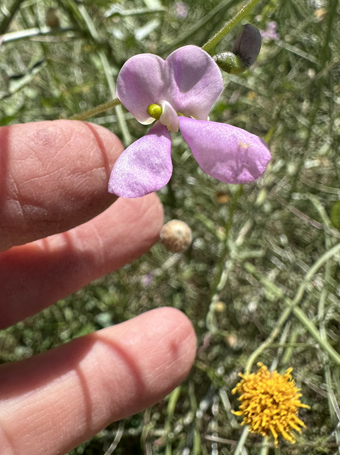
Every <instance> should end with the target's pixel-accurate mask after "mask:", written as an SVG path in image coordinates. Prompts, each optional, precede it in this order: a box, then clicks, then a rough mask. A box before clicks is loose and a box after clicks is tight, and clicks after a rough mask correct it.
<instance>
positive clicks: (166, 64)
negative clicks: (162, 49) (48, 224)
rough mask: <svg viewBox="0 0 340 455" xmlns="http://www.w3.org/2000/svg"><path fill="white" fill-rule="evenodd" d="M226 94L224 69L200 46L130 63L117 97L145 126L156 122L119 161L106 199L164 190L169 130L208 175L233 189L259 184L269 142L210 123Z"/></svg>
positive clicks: (122, 74) (168, 164)
mask: <svg viewBox="0 0 340 455" xmlns="http://www.w3.org/2000/svg"><path fill="white" fill-rule="evenodd" d="M222 91H223V79H222V75H221V71H220V69H219V67H218V66H217V64H216V63H215V61H214V60H213V58H212V57H210V55H209V54H207V53H206V52H205V51H203V50H202V49H201V48H200V47H197V46H192V45H189V46H184V47H181V48H179V49H177V50H176V51H174V52H173V53H172V54H170V55H169V57H168V58H167V59H166V60H163V59H162V58H160V57H158V56H157V55H153V54H140V55H136V56H134V57H132V58H130V59H129V60H127V62H126V63H125V64H124V65H123V67H122V69H121V71H120V73H119V75H118V78H117V97H118V98H119V100H120V101H121V103H122V104H123V105H124V106H125V107H126V109H127V110H128V111H130V112H131V114H132V115H133V116H134V117H135V118H136V119H137V120H138V121H139V122H140V123H142V124H144V125H148V124H151V123H153V122H154V121H155V120H156V123H155V125H154V126H153V127H152V128H151V129H150V130H149V132H148V133H147V134H146V135H145V136H144V137H142V138H141V139H139V140H137V141H136V142H134V143H133V144H132V145H130V146H129V147H128V148H127V149H126V150H125V151H124V152H123V153H122V155H121V156H120V157H119V158H118V160H117V161H116V163H115V165H114V168H113V171H112V173H111V177H110V180H109V192H110V193H114V194H116V195H118V196H121V197H125V198H135V197H140V196H144V195H146V194H149V193H151V192H153V191H157V190H159V189H160V188H162V187H163V186H165V185H166V184H167V183H168V182H169V180H170V178H171V174H172V162H171V138H170V133H169V131H170V132H173V133H175V132H177V131H178V130H179V129H180V131H181V133H182V135H183V137H184V139H185V141H186V142H187V143H188V145H189V147H190V149H191V151H192V153H193V155H194V157H195V159H196V161H197V162H198V164H199V166H200V167H201V169H202V170H203V172H205V173H206V174H208V175H210V176H212V177H214V178H216V179H218V180H220V181H222V182H225V183H236V184H237V183H248V182H252V181H254V180H256V179H257V178H259V177H260V176H261V175H262V174H263V172H264V171H265V169H266V166H267V164H268V162H269V160H270V152H269V149H268V147H267V145H266V144H265V142H264V141H262V140H261V139H260V138H259V137H257V136H254V135H253V134H250V133H248V132H247V131H245V130H242V129H240V128H237V127H235V126H231V125H227V124H223V123H217V122H210V121H209V120H208V115H209V111H210V110H211V108H212V106H213V104H214V103H215V102H216V100H217V99H218V97H219V96H220V94H221V93H222Z"/></svg>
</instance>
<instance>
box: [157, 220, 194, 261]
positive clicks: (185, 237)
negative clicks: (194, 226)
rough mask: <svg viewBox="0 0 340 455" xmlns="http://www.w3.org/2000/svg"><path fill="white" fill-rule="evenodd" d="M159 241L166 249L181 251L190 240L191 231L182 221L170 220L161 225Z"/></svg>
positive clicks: (174, 251)
mask: <svg viewBox="0 0 340 455" xmlns="http://www.w3.org/2000/svg"><path fill="white" fill-rule="evenodd" d="M160 241H161V243H163V245H164V246H165V248H166V249H167V250H168V251H171V252H172V253H182V252H183V251H185V250H186V249H188V248H189V246H190V244H191V242H192V232H191V229H190V227H189V226H188V225H187V224H186V223H184V222H183V221H180V220H171V221H169V222H168V223H166V224H164V226H163V227H162V229H161V232H160Z"/></svg>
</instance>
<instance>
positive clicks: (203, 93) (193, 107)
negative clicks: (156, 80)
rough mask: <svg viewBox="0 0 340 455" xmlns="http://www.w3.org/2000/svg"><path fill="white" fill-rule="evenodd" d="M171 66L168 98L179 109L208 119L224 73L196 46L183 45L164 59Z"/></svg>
mask: <svg viewBox="0 0 340 455" xmlns="http://www.w3.org/2000/svg"><path fill="white" fill-rule="evenodd" d="M165 63H166V65H167V67H168V70H169V81H168V84H169V85H168V87H167V96H168V97H167V98H166V99H167V100H168V101H169V102H170V103H171V104H172V106H173V107H174V108H175V109H176V111H177V112H180V113H182V114H184V115H186V116H187V117H194V118H195V119H198V120H206V119H207V118H208V114H209V112H210V110H211V108H212V106H213V104H214V103H215V101H216V100H217V98H218V97H219V96H220V94H221V93H222V91H223V79H222V74H221V71H220V69H219V67H218V66H217V64H216V63H215V61H214V60H213V58H212V57H210V55H209V54H207V53H206V52H205V51H204V50H203V49H201V48H200V47H197V46H191V45H190V46H184V47H181V48H179V49H177V50H176V51H174V52H173V53H172V54H170V55H169V57H168V58H167V59H166V60H165Z"/></svg>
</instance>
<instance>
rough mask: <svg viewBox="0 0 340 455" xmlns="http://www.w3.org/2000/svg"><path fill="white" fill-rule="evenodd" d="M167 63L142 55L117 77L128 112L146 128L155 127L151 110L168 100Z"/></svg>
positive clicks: (148, 55) (119, 90)
mask: <svg viewBox="0 0 340 455" xmlns="http://www.w3.org/2000/svg"><path fill="white" fill-rule="evenodd" d="M167 81H168V76H167V68H166V65H165V62H164V60H163V59H162V58H160V57H158V55H153V54H139V55H135V56H134V57H131V58H130V59H129V60H127V61H126V63H125V64H124V65H123V67H122V69H121V70H120V72H119V74H118V77H117V90H116V93H117V97H118V98H119V100H120V101H121V102H122V104H123V105H124V106H125V107H126V109H127V110H128V111H130V112H131V114H132V115H133V116H134V117H135V118H136V119H137V120H138V121H139V122H140V123H143V124H145V125H147V124H149V123H152V122H153V121H154V119H153V118H152V117H150V115H149V114H148V112H147V108H148V106H149V105H150V104H157V103H159V102H160V101H161V100H163V99H164V88H165V86H166V85H167V84H168V82H167Z"/></svg>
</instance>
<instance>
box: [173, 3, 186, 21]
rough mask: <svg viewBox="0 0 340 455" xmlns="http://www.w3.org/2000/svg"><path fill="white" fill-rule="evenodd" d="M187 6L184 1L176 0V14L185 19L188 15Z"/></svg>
mask: <svg viewBox="0 0 340 455" xmlns="http://www.w3.org/2000/svg"><path fill="white" fill-rule="evenodd" d="M188 10H189V7H188V5H186V4H185V3H184V2H176V16H178V17H180V18H181V19H185V18H186V17H187V15H188Z"/></svg>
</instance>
